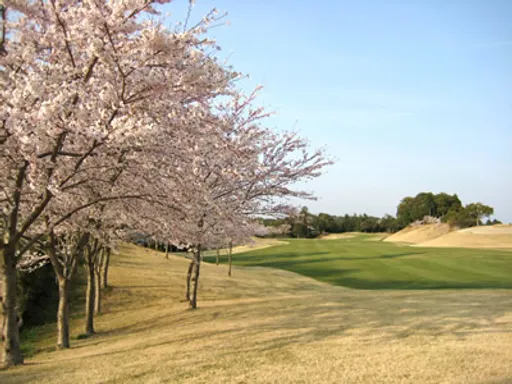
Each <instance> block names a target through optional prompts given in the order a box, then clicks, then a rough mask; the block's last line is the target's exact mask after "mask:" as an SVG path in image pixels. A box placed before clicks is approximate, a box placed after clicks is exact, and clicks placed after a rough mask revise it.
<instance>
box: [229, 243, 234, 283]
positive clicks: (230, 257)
mask: <svg viewBox="0 0 512 384" xmlns="http://www.w3.org/2000/svg"><path fill="white" fill-rule="evenodd" d="M232 261H233V242H232V241H230V242H229V251H228V264H229V267H228V276H229V277H231V263H232Z"/></svg>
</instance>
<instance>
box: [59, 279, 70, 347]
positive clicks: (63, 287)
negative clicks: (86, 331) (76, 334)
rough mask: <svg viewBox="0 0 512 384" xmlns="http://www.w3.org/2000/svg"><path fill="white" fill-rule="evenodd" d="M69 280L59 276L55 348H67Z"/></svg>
mask: <svg viewBox="0 0 512 384" xmlns="http://www.w3.org/2000/svg"><path fill="white" fill-rule="evenodd" d="M68 283H69V281H68V279H66V278H62V277H60V278H59V309H58V312H57V348H59V349H63V348H69V284H68Z"/></svg>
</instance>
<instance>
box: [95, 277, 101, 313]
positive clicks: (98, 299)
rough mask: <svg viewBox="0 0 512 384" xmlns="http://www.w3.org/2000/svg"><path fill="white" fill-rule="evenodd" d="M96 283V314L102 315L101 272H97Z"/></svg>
mask: <svg viewBox="0 0 512 384" xmlns="http://www.w3.org/2000/svg"><path fill="white" fill-rule="evenodd" d="M95 274H96V281H95V284H94V314H95V315H99V314H100V313H101V271H96V272H95Z"/></svg>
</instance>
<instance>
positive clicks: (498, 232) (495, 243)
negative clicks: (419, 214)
mask: <svg viewBox="0 0 512 384" xmlns="http://www.w3.org/2000/svg"><path fill="white" fill-rule="evenodd" d="M418 246H421V247H454V248H456V247H460V248H512V225H493V226H489V227H487V226H486V227H482V226H480V227H472V228H466V229H461V230H460V231H455V232H451V233H448V234H446V235H444V236H441V237H439V238H436V239H433V240H430V241H425V242H422V243H420V244H418Z"/></svg>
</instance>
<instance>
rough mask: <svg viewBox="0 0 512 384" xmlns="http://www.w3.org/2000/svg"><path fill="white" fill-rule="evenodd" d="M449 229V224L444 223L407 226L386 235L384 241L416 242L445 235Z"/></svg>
mask: <svg viewBox="0 0 512 384" xmlns="http://www.w3.org/2000/svg"><path fill="white" fill-rule="evenodd" d="M450 230H451V229H450V226H449V225H448V224H444V223H439V224H424V225H416V226H409V227H406V228H404V229H402V230H401V231H399V232H397V233H394V234H392V235H391V236H388V237H386V238H385V239H384V241H388V242H393V243H412V244H418V243H423V242H425V241H429V240H433V239H435V238H438V237H440V236H443V235H446V234H447V233H449V232H450Z"/></svg>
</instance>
